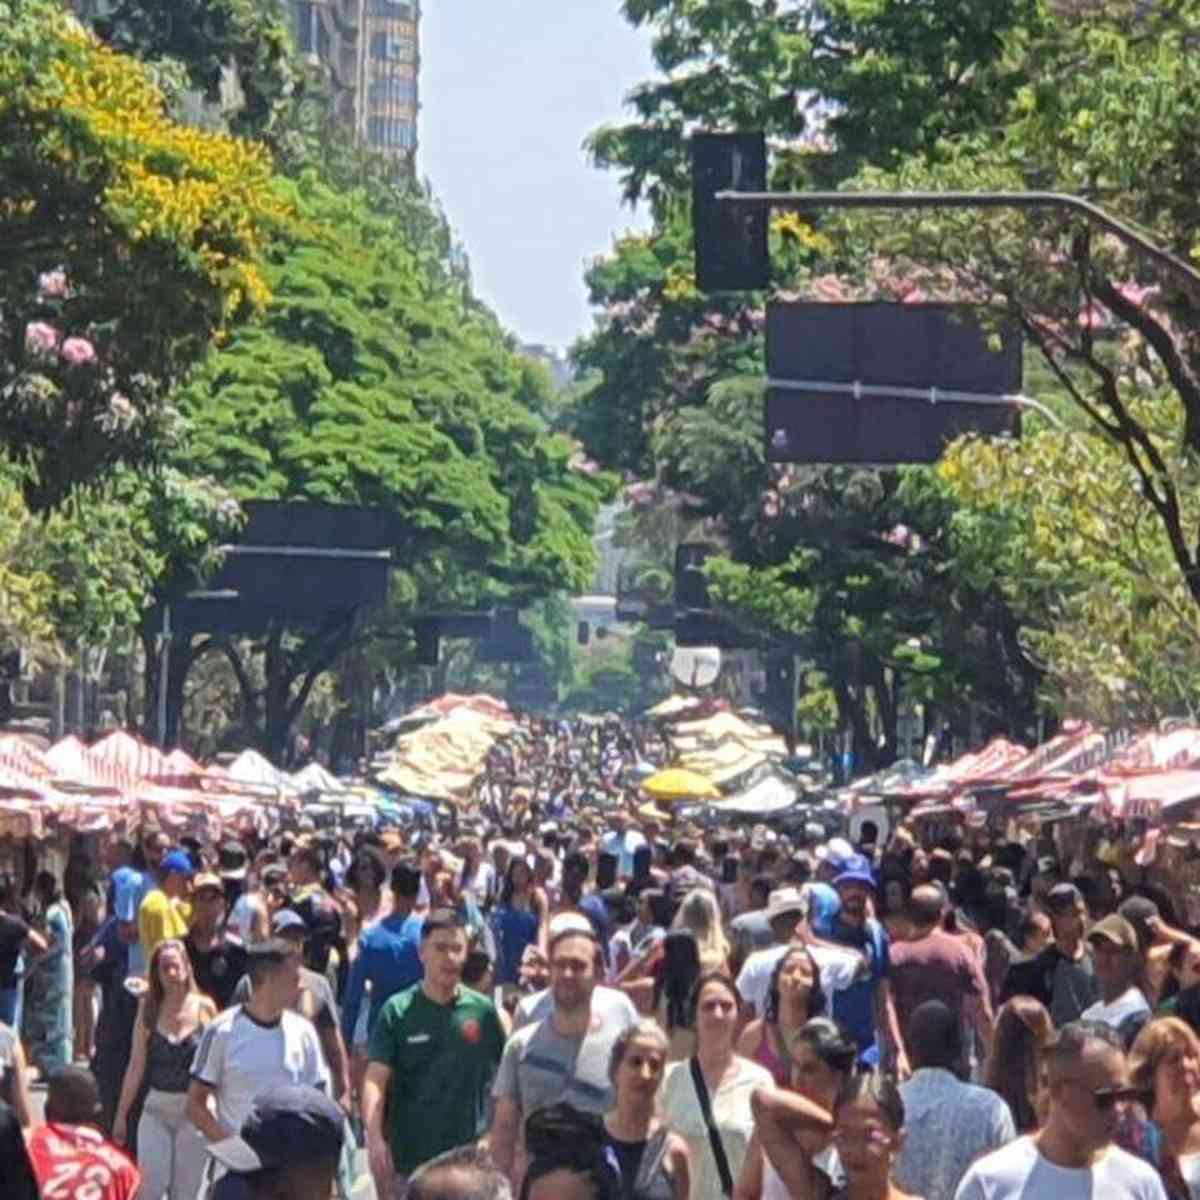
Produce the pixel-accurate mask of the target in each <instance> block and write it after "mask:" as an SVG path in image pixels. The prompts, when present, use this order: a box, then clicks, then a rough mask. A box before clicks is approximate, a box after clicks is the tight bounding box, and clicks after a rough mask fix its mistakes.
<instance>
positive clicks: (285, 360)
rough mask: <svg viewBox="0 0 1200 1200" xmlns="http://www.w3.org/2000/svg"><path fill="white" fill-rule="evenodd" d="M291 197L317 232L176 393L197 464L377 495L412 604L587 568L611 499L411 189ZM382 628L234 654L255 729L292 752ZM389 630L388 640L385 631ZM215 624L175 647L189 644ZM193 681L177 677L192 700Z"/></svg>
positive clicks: (329, 490) (265, 479)
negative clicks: (391, 523)
mask: <svg viewBox="0 0 1200 1200" xmlns="http://www.w3.org/2000/svg"><path fill="white" fill-rule="evenodd" d="M291 201H292V203H293V204H294V205H295V207H296V210H297V212H298V213H299V215H300V219H301V222H302V223H303V229H302V230H300V231H298V232H296V233H295V234H294V235H293V236H290V237H288V238H286V239H280V240H278V241H277V242H275V243H274V244H273V246H272V248H271V255H270V259H271V261H270V267H269V270H268V282H269V285H270V287H271V290H272V293H273V296H274V299H273V301H272V303H271V306H270V307H269V308H268V310H267V312H266V315H265V319H264V321H263V322H262V323H261V324H260V325H258V326H256V327H253V328H247V329H245V330H242V331H240V332H238V333H237V334H236V335H235V336H234V337H233V338H231V340H230V341H229V343H228V345H227V346H226V347H225V348H224V349H223V350H222V351H221V353H219V354H217V355H214V356H213V357H212V358H211V359H210V360H209V362H208V363H206V365H205V366H204V367H203V368H202V369H201V370H200V371H199V372H198V373H197V375H196V377H195V379H194V380H193V381H192V383H191V384H190V385H189V386H188V388H187V389H185V391H184V392H183V393H182V396H181V407H182V409H183V411H184V413H185V415H186V417H187V420H188V422H189V427H190V430H191V438H190V443H189V447H188V451H187V467H188V469H189V470H192V471H196V472H200V473H211V474H212V475H214V476H215V477H217V478H220V479H222V480H223V481H225V483H226V484H227V485H228V486H229V487H230V488H231V489H232V490H233V491H234V492H235V494H236V495H237V496H238V497H239V498H242V499H249V498H274V499H293V500H295V499H310V500H321V501H328V502H334V503H346V504H364V505H370V506H376V507H380V508H383V509H386V510H388V511H390V512H392V513H393V514H395V516H396V524H395V541H394V544H393V546H392V550H393V553H394V555H395V559H396V562H397V564H398V566H399V567H400V568H401V569H400V571H398V573H397V574H398V579H397V583H396V586H397V587H398V588H399V589H401V593H402V594H403V596H404V600H403V601H402V602H401V603H400V605H399V607H398V608H395V609H393V612H392V614H391V616H392V622H391V629H390V630H389V631H388V632H387V633H386V634H384V636H386V637H387V638H388V640H389V643H390V644H391V645H393V646H400V647H404V648H407V647H408V646H409V645H410V644H411V643H410V639H409V635H408V633H407V631H406V630H401V629H398V628H396V618H398V617H402V616H403V614H404V613H408V614H411V613H412V611H413V609H414V607H416V606H418V605H426V606H436V607H451V608H453V607H458V606H461V607H474V606H477V605H487V604H495V603H498V602H502V601H503V602H508V603H516V604H521V603H526V602H528V601H531V600H535V599H537V598H539V597H543V596H546V595H549V594H551V593H554V592H557V591H561V590H567V591H572V592H574V591H579V590H581V589H582V588H583V587H584V586H586V584H587V582H588V581H589V580H590V578H591V574H592V572H593V570H594V565H595V557H594V555H595V552H594V548H593V546H592V543H591V528H592V523H593V520H594V517H595V513H596V510H597V508H598V506H599V504H600V502H601V501H602V500H603V499H605V498H606V497H607V496H608V495H610V494H611V484H610V482H609V481H608V480H607V479H606V478H605V477H603V476H594V475H592V474H589V473H588V472H587V471H586V470H583V469H576V466H575V465H574V464H575V462H576V450H575V446H574V444H573V443H572V442H571V440H570V439H568V438H567V437H565V436H563V435H561V434H554V433H551V432H550V431H549V430H548V429H547V428H546V424H545V421H544V419H543V418H542V417H540V416H539V415H538V413H537V411H536V410H535V409H531V408H529V407H527V405H530V404H533V405H535V406H540V405H544V404H545V403H547V399H546V397H545V396H544V395H543V394H542V391H541V388H542V387H543V385H544V381H541V382H539V379H540V377H539V376H537V374H536V372H534V373H531V372H530V371H529V369H528V366H527V364H526V362H525V360H523V359H522V358H521V357H520V356H519V355H518V354H516V353H515V352H514V349H513V347H512V345H511V343H510V342H509V340H508V339H507V338H506V337H505V335H504V334H503V333H502V331H501V330H500V328H499V326H498V324H497V323H496V321H495V318H494V317H493V316H492V315H491V314H490V313H488V312H487V311H486V310H484V309H483V308H482V307H481V306H479V305H478V303H477V302H476V301H475V300H474V299H473V298H472V297H471V296H470V294H469V291H468V290H467V289H466V287H465V286H458V287H447V285H446V284H447V280H448V279H451V278H453V276H452V274H451V273H450V272H449V271H448V270H447V269H446V265H445V262H444V259H440V258H438V254H437V251H438V245H437V242H436V241H433V244H432V245H431V244H430V241H429V240H425V239H434V238H436V236H437V235H436V233H434V232H433V230H432V229H431V228H430V227H426V229H425V230H424V231H423V232H422V234H421V236H420V237H417V236H414V235H413V234H412V233H411V232H410V231H409V230H407V229H406V228H405V227H404V226H403V225H402V224H401V223H400V222H399V221H398V220H397V217H396V210H397V209H398V208H399V209H401V210H402V211H403V210H404V209H406V208H407V207H408V206H409V205H411V204H412V203H413V200H412V198H411V196H407V197H401V196H400V195H399V194H397V193H394V192H390V191H386V190H380V191H378V192H375V193H372V192H371V191H369V190H359V191H354V192H345V193H340V194H339V193H336V192H335V191H334V190H333V189H332V188H330V187H329V186H327V185H326V184H324V183H323V182H322V181H321V180H320V179H319V178H318V177H317V175H316V174H315V172H311V171H310V172H309V173H308V174H307V175H305V176H304V177H303V178H302V179H301V180H299V181H297V183H296V184H295V185H294V186H293V188H292V191H291ZM377 633H383V631H381V630H373V629H371V628H363V627H361V626H356V625H354V624H352V623H350V622H341V623H336V624H332V625H330V626H329V627H326V628H322V629H319V630H317V631H315V632H313V633H312V634H311V635H309V636H305V637H303V638H298V637H294V636H292V635H291V634H289V632H288V631H287V630H284V629H283V628H275V629H273V630H271V631H270V632H269V633H268V635H267V637H266V638H265V639H263V641H262V643H261V644H260V646H259V649H260V650H261V652H262V653H263V655H264V656H265V661H266V669H265V674H264V680H265V682H264V685H263V687H262V688H257V687H255V685H254V683H253V679H252V675H251V673H250V672H249V671H248V670H245V669H244V664H243V665H242V669H240V670H239V668H236V667H235V671H237V672H238V675H239V679H240V680H241V681H242V682H243V689H244V693H245V700H246V707H247V710H248V711H250V712H253V713H257V714H258V715H257V718H256V719H257V721H258V728H259V730H260V740H261V742H262V744H263V745H265V746H267V747H268V748H270V749H271V750H272V751H273V752H278V750H279V748H280V747H281V745H282V743H283V740H284V739H285V737H286V733H287V731H288V729H289V728H290V727H291V725H292V724H293V723H294V721H295V720H296V718H297V717H298V716H299V714H300V712H301V711H302V709H303V707H304V703H305V701H306V699H307V697H308V695H309V694H310V692H311V688H312V686H313V685H314V683H315V682H316V680H317V679H318V678H320V676H321V675H322V674H323V673H324V672H326V671H327V670H329V668H330V667H331V665H332V664H333V663H334V662H335V661H337V659H338V657H339V656H340V655H341V654H343V653H344V652H345V651H346V649H348V648H349V647H350V646H352V645H354V644H356V643H357V642H358V641H359V640H360V639H363V638H370V637H373V636H375V634H377ZM385 644H386V643H385ZM214 650H220V651H223V652H224V653H226V654H227V655H229V656H231V658H236V657H238V649H237V647H236V646H233V645H232V644H230V643H229V642H227V641H222V640H221V639H215V640H204V641H200V642H197V643H196V644H195V645H192V646H188V647H181V653H179V654H177V655H176V656H175V659H176V661H178V662H179V663H180V671H183V670H184V669H185V664H186V663H187V661H188V659H189V658H192V659H194V658H195V656H196V655H198V654H203V653H208V652H210V651H214ZM182 686H183V684H182V677H181V678H180V681H179V683H178V689H179V694H180V695H182Z"/></svg>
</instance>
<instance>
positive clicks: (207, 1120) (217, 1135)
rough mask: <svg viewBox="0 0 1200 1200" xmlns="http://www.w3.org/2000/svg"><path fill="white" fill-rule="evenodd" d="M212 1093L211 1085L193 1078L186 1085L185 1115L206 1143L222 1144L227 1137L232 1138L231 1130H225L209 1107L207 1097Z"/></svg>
mask: <svg viewBox="0 0 1200 1200" xmlns="http://www.w3.org/2000/svg"><path fill="white" fill-rule="evenodd" d="M214 1091H215V1089H214V1088H213V1087H212V1085H211V1084H207V1083H205V1082H204V1081H203V1080H200V1079H195V1078H193V1079H192V1082H191V1083H190V1084H189V1085H188V1091H187V1105H186V1108H185V1113H186V1115H187V1119H188V1120H189V1121H191V1123H192V1124H193V1125H195V1127H196V1128H197V1129H198V1130H199V1131H200V1136H201V1137H202V1138H204V1140H205V1141H206V1142H223V1141H224V1140H225V1139H226V1138H227V1137H232V1136H233V1130H232V1129H226V1128H225V1126H224V1125H222V1124H221V1122H220V1121H218V1120H217V1118H216V1115H215V1114H214V1113H213V1111H212V1109H211V1108H210V1107H209V1103H208V1102H209V1097H211V1096H212V1095H213V1094H214Z"/></svg>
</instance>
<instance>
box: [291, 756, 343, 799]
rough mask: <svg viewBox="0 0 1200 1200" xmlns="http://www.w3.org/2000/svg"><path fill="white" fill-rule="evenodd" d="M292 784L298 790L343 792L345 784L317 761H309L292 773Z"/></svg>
mask: <svg viewBox="0 0 1200 1200" xmlns="http://www.w3.org/2000/svg"><path fill="white" fill-rule="evenodd" d="M292 786H293V787H294V788H296V790H297V791H300V792H344V791H346V790H347V789H346V785H345V784H344V783H342V781H341V780H340V779H339V778H338V777H337V776H336V775H334V774H332V773H330V772H329V771H327V770H326V769H325V768H324V767H323V766H321V764H320V763H319V762H310V763H309V764H308V766H306V767H302V768H301V769H300V770H299V771H297V772H295V774H293V775H292Z"/></svg>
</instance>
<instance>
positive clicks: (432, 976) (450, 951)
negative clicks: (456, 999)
mask: <svg viewBox="0 0 1200 1200" xmlns="http://www.w3.org/2000/svg"><path fill="white" fill-rule="evenodd" d="M420 955H421V965H422V966H423V967H424V968H425V978H426V979H428V980H429V981H430V982H431V983H433V984H435V985H436V986H437V987H439V988H454V987H457V986H458V984H459V981H460V980H461V979H462V969H463V963H464V962H466V960H467V935H466V932H465V931H464V930H462V929H439V930H438V931H437V932H436V933H431V934H430V935H429V936H428V937H427V938H425V940H424V941H422V943H421V950H420Z"/></svg>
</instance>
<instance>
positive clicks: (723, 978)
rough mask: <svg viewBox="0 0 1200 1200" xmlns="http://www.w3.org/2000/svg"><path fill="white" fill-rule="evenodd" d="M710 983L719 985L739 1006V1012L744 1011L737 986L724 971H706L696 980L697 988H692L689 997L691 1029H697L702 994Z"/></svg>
mask: <svg viewBox="0 0 1200 1200" xmlns="http://www.w3.org/2000/svg"><path fill="white" fill-rule="evenodd" d="M710 983H719V984H720V985H721V986H722V987H723V988H725V990H726V991H728V992H729V994H730V995H731V996H732V997H733V1000H734V1003H735V1004H736V1005H737V1010H738V1012H739V1013H740V1012H741V1011H742V996H741V993H740V992H739V991H738V990H737V986H736V984H735V983H734V982H733V980H732V979H730V978H729V976H728V975H726V974H725V972H724V971H705V972H704V974H703V975H701V976H700V978H699V979H697V980H696V983H695V986H694V987H693V988H692V994H691V995H690V996H689V997H688V1006H687V1016H688V1019H687V1026H688V1028H689V1029H695V1028H696V1014H697V1013H698V1012H699V1011H700V993H701V992H702V991H704V989H705V988H706V987H708V985H709V984H710Z"/></svg>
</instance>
